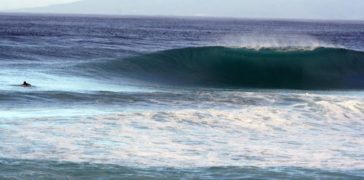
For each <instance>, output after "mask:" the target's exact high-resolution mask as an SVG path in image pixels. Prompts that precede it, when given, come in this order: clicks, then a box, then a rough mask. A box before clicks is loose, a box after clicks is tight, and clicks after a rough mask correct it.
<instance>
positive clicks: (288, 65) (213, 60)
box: [98, 47, 364, 89]
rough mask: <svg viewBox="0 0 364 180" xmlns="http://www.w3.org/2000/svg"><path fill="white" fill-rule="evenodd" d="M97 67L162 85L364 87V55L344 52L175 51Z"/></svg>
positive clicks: (220, 49)
mask: <svg viewBox="0 0 364 180" xmlns="http://www.w3.org/2000/svg"><path fill="white" fill-rule="evenodd" d="M98 67H102V68H104V70H105V71H108V72H111V73H114V74H117V75H119V76H122V77H130V78H137V79H140V80H144V81H149V82H154V83H158V84H167V85H179V86H212V87H238V88H241V87H243V88H272V89H364V52H359V51H353V50H348V49H339V48H316V49H312V50H305V49H294V48H291V49H289V48H288V49H287V48H285V49H279V48H276V49H270V48H266V49H247V48H229V47H194V48H184V49H172V50H166V51H160V52H155V53H151V54H146V55H141V56H135V57H131V58H126V59H122V60H116V61H112V62H110V61H109V62H107V63H104V64H102V65H100V64H98Z"/></svg>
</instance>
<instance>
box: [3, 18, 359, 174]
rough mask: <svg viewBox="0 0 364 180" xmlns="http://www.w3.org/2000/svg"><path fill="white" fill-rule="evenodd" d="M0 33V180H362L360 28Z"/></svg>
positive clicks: (167, 26) (205, 25) (84, 28)
mask: <svg viewBox="0 0 364 180" xmlns="http://www.w3.org/2000/svg"><path fill="white" fill-rule="evenodd" d="M0 27H1V28H0V63H1V66H0V142H1V143H0V178H19V179H27V178H35V179H42V178H44V179H47V178H81V179H82V178H87V179H88V178H96V179H97V178H106V179H113V178H136V179H138V178H141V179H142V178H154V179H180V178H184V179H194V178H198V179H213V178H216V179H241V178H258V179H266V178H273V179H274V178H275V179H282V178H286V179H292V178H303V179H307V178H321V179H332V178H337V179H362V178H363V177H364V173H363V172H364V133H363V131H362V129H363V128H364V93H363V91H362V89H363V87H364V81H363V79H364V66H363V64H364V59H363V57H364V55H363V54H364V53H363V52H362V51H363V50H364V39H363V37H364V36H362V35H363V34H364V24H363V23H361V22H290V21H259V20H237V19H233V20H231V19H166V18H141V17H62V16H35V15H32V16H24V15H1V16H0ZM24 80H26V81H28V82H30V83H31V84H33V85H34V86H33V87H31V88H23V87H20V86H18V84H20V83H21V82H22V81H24Z"/></svg>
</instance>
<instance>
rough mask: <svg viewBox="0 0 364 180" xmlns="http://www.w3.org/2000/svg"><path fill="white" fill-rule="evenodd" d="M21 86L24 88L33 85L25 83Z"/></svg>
mask: <svg viewBox="0 0 364 180" xmlns="http://www.w3.org/2000/svg"><path fill="white" fill-rule="evenodd" d="M21 86H23V87H31V86H32V85H31V84H29V83H27V82H26V81H24V82H23V84H22V85H21Z"/></svg>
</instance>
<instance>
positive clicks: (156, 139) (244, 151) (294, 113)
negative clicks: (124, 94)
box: [0, 92, 364, 169]
mask: <svg viewBox="0 0 364 180" xmlns="http://www.w3.org/2000/svg"><path fill="white" fill-rule="evenodd" d="M224 94H226V93H224ZM235 96H236V97H238V96H255V97H262V98H266V99H269V100H270V102H271V103H272V104H267V105H266V106H265V105H259V106H257V105H242V106H240V107H237V108H231V109H226V108H218V107H217V108H204V109H194V108H191V109H189V108H185V109H179V110H174V109H169V108H165V109H156V110H145V109H139V110H135V111H128V112H119V113H111V114H107V115H105V114H104V115H101V114H100V115H97V114H94V112H93V111H92V109H83V110H82V109H78V112H83V113H84V115H75V114H73V115H72V116H69V117H67V116H58V117H57V116H46V117H44V116H41V115H40V114H39V115H38V116H37V115H33V116H31V117H29V116H28V118H20V119H16V120H14V119H11V118H8V119H0V140H1V142H2V143H1V144H0V157H5V158H21V159H45V160H60V161H72V162H95V163H109V164H119V165H128V166H134V165H135V166H170V167H210V166H258V167H271V166H273V167H277V166H297V167H304V168H326V169H364V162H363V158H362V157H364V136H363V133H362V129H363V128H364V108H363V107H364V103H363V102H364V101H363V99H362V97H345V96H336V95H332V96H331V95H317V94H309V95H306V94H305V93H302V94H297V95H292V96H288V97H287V96H284V95H283V96H282V95H279V93H278V94H277V93H266V92H263V93H241V92H237V93H235ZM285 98H296V99H298V101H297V102H294V103H289V104H288V105H284V104H281V103H279V102H285V101H282V99H285ZM215 103H218V104H220V103H223V101H221V102H220V101H217V102H215ZM60 111H61V110H60ZM18 112H19V111H18ZM65 113H67V112H66V111H65Z"/></svg>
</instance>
